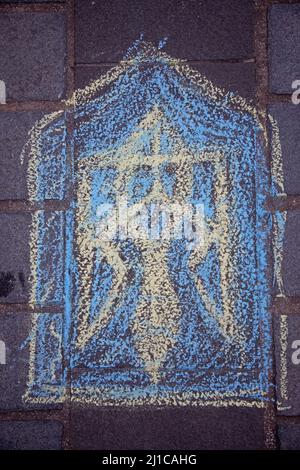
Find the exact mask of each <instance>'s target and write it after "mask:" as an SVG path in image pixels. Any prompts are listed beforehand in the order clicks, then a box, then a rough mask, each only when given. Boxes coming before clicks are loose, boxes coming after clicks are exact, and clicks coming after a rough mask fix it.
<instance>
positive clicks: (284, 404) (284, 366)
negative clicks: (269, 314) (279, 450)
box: [274, 315, 300, 416]
mask: <svg viewBox="0 0 300 470" xmlns="http://www.w3.org/2000/svg"><path fill="white" fill-rule="evenodd" d="M281 318H282V317H280V316H276V317H275V319H274V331H275V335H274V337H275V358H276V387H277V409H278V412H279V414H282V415H288V416H296V415H299V414H300V399H299V397H300V364H295V363H294V362H295V357H294V361H293V354H294V356H297V357H298V358H299V359H300V316H296V315H288V316H287V320H285V321H287V326H288V328H287V331H288V333H287V334H288V336H287V345H286V349H285V347H284V341H283V339H284V336H283V335H282V334H281V328H280V323H281V320H280V319H281ZM283 318H284V317H283ZM295 341H299V343H298V347H296V346H297V343H295ZM285 350H286V353H284V351H285ZM297 351H299V353H298V352H297ZM286 372H287V374H286ZM284 390H286V392H285V393H284Z"/></svg>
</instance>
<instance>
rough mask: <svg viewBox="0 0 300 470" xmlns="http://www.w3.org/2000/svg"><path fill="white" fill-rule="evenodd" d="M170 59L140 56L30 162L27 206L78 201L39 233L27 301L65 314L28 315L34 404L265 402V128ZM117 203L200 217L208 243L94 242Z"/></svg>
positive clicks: (40, 219) (56, 130)
mask: <svg viewBox="0 0 300 470" xmlns="http://www.w3.org/2000/svg"><path fill="white" fill-rule="evenodd" d="M163 45H164V41H162V42H161V43H160V44H159V47H158V48H156V47H155V46H153V45H152V44H149V43H146V42H144V41H143V40H142V39H140V40H139V41H137V42H136V43H134V44H133V46H132V47H131V48H130V50H129V51H128V53H127V54H126V56H125V58H124V60H123V61H122V62H121V63H120V65H119V66H118V67H116V68H115V69H112V70H111V71H109V72H108V74H107V75H106V76H104V77H101V78H100V79H99V80H97V81H95V82H93V83H91V84H90V85H89V86H88V87H87V88H86V89H85V90H79V91H77V92H76V93H75V95H74V97H73V98H72V99H71V100H69V101H68V102H66V106H65V108H67V109H66V110H62V111H59V112H57V113H54V114H53V115H51V116H48V117H46V118H45V119H44V120H43V122H40V123H38V124H37V125H36V127H35V128H34V129H33V130H32V133H31V138H30V140H29V142H28V144H27V146H26V148H25V150H24V156H25V157H24V158H29V162H30V163H29V172H28V187H29V193H30V196H31V199H32V200H34V201H43V200H45V199H58V200H62V199H64V198H65V197H69V198H70V194H71V198H70V199H71V202H70V207H69V208H68V209H67V210H66V211H63V210H62V211H55V212H54V213H48V212H43V211H40V212H39V213H38V214H37V215H36V216H35V217H34V220H33V224H32V240H31V256H32V263H31V266H32V303H33V304H38V305H43V306H47V305H61V304H63V305H64V308H63V311H62V312H61V314H49V315H47V314H35V315H34V316H33V332H32V338H33V339H32V341H31V365H30V374H29V380H28V390H27V393H26V396H25V399H26V400H27V401H32V402H38V403H39V402H45V401H46V402H57V401H62V400H65V399H68V398H69V397H70V398H71V399H72V400H74V401H81V402H86V403H93V404H101V405H148V404H149V405H162V404H163V405H199V404H213V405H219V406H221V405H222V406H223V405H230V404H234V405H240V406H242V405H245V406H263V404H264V403H265V402H266V401H267V400H268V397H269V390H270V383H269V377H268V374H269V370H270V365H271V358H270V344H271V336H270V325H269V322H270V318H269V312H268V305H269V299H270V298H269V282H270V280H269V275H268V266H269V264H268V243H269V239H270V230H271V218H270V214H269V213H268V212H267V211H266V210H265V202H266V198H267V196H268V195H269V194H270V183H269V180H270V178H269V174H268V171H267V166H266V162H265V156H264V150H263V148H264V136H263V131H262V126H261V124H260V121H259V117H258V114H257V113H256V111H255V109H253V108H252V106H251V105H248V104H247V103H245V102H244V101H243V100H242V98H240V97H238V96H235V95H232V94H226V93H225V92H222V91H221V90H218V89H217V88H216V87H214V86H213V85H212V84H211V83H210V82H209V81H207V80H206V79H205V78H203V77H201V76H200V75H199V74H197V73H196V72H194V71H193V70H191V69H190V68H189V67H187V65H186V64H185V63H184V62H183V61H176V60H174V59H172V58H170V57H168V56H167V54H165V53H164V52H163V51H162V50H161V47H163ZM70 121H72V122H73V125H74V132H73V133H72V134H70V133H68V122H70ZM71 190H72V191H71ZM122 197H124V198H126V200H127V201H128V204H129V207H131V208H135V207H136V206H135V205H136V204H139V203H142V202H145V201H147V202H148V203H154V202H157V201H158V200H159V197H161V198H162V200H163V201H164V203H168V204H170V203H175V202H177V203H179V204H189V205H190V206H191V207H193V208H195V207H196V206H197V204H202V205H203V207H204V212H205V219H206V223H207V241H206V244H205V245H204V246H203V245H201V246H199V247H196V248H194V249H189V248H188V247H187V244H186V241H185V240H181V239H173V240H159V239H158V240H151V241H147V240H146V241H145V240H134V239H132V238H130V237H128V238H126V237H124V238H121V237H119V238H118V236H116V237H115V238H114V239H113V240H109V241H99V240H98V239H97V236H95V224H96V223H97V220H98V219H99V212H97V211H98V208H99V206H101V204H107V205H110V206H107V207H115V206H117V204H119V203H120V200H121V198H122ZM160 223H161V224H163V221H161V222H160ZM145 224H146V225H147V222H145ZM145 224H144V225H145ZM144 228H145V227H144ZM70 374H71V376H72V380H71V386H70V381H69V378H68V377H69V375H70Z"/></svg>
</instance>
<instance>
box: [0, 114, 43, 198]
mask: <svg viewBox="0 0 300 470" xmlns="http://www.w3.org/2000/svg"><path fill="white" fill-rule="evenodd" d="M42 115H43V114H42V113H35V112H34V113H30V112H28V113H25V112H20V113H0V199H26V198H27V195H28V194H27V183H26V172H27V162H26V161H24V162H23V163H21V159H20V156H21V152H22V148H23V146H24V145H25V143H26V142H27V140H28V132H29V131H30V129H31V128H32V127H33V125H34V123H35V122H36V121H37V120H39V119H40V118H41V117H42Z"/></svg>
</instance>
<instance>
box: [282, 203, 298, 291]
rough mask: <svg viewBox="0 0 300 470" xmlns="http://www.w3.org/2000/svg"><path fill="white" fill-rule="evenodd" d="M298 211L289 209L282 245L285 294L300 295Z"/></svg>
mask: <svg viewBox="0 0 300 470" xmlns="http://www.w3.org/2000/svg"><path fill="white" fill-rule="evenodd" d="M299 246H300V211H299V210H295V211H289V212H288V214H287V224H286V229H285V237H284V247H283V263H282V273H283V287H284V292H285V294H286V295H289V296H298V295H300V269H299V266H300V250H299Z"/></svg>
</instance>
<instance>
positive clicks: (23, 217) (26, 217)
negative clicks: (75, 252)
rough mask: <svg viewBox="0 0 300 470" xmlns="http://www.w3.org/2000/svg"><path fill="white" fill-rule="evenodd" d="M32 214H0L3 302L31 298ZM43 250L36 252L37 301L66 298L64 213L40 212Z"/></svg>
mask: <svg viewBox="0 0 300 470" xmlns="http://www.w3.org/2000/svg"><path fill="white" fill-rule="evenodd" d="M31 221H32V216H31V214H14V213H12V214H3V213H2V214H0V240H1V246H0V302H4V303H15V302H17V303H22V302H28V301H29V291H30V285H29V275H30V227H31ZM37 221H38V226H39V227H40V237H39V240H38V242H39V249H38V251H37V252H36V254H35V256H36V264H35V266H36V279H37V286H36V289H35V297H36V298H35V302H36V303H37V304H38V305H44V306H47V305H60V304H61V303H62V301H63V290H64V282H63V269H64V268H63V263H64V257H63V253H64V213H63V212H60V211H57V212H49V211H48V212H43V211H39V212H38V215H37Z"/></svg>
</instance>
